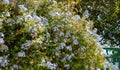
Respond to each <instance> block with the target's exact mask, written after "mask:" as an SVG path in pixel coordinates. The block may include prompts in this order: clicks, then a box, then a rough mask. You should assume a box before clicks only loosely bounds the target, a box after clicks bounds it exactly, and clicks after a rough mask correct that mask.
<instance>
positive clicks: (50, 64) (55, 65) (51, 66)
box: [46, 62, 57, 69]
mask: <svg viewBox="0 0 120 70" xmlns="http://www.w3.org/2000/svg"><path fill="white" fill-rule="evenodd" d="M46 65H47V67H48V68H50V69H56V67H57V64H54V63H51V62H47V64H46Z"/></svg>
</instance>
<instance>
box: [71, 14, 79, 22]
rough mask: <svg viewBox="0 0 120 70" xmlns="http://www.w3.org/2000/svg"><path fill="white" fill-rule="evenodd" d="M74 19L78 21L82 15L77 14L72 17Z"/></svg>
mask: <svg viewBox="0 0 120 70" xmlns="http://www.w3.org/2000/svg"><path fill="white" fill-rule="evenodd" d="M72 19H73V20H74V21H78V20H79V19H80V16H79V15H75V16H73V17H72Z"/></svg>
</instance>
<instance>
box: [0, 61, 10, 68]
mask: <svg viewBox="0 0 120 70" xmlns="http://www.w3.org/2000/svg"><path fill="white" fill-rule="evenodd" d="M8 62H9V60H3V61H2V62H1V63H0V65H1V66H2V67H5V66H7V65H8Z"/></svg>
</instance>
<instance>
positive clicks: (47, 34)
mask: <svg viewBox="0 0 120 70" xmlns="http://www.w3.org/2000/svg"><path fill="white" fill-rule="evenodd" d="M3 1H4V2H3V3H2V4H3V5H2V6H3V7H2V9H1V10H2V11H1V12H0V16H1V17H0V68H1V69H5V70H9V69H11V70H12V69H13V70H14V69H21V70H27V69H28V70H29V69H30V70H33V69H36V70H44V69H57V70H61V69H72V70H74V69H97V68H100V67H101V66H102V61H103V57H102V56H101V49H100V46H99V45H98V44H97V42H96V40H95V33H94V32H92V31H91V30H90V29H91V27H92V24H91V23H89V22H88V21H86V20H85V19H84V17H83V18H81V17H80V16H78V15H75V14H74V12H72V7H73V5H74V2H72V1H71V3H68V2H57V1H54V0H53V1H50V0H34V1H33V0H28V1H29V2H28V1H24V0H21V1H20V2H19V1H18V3H17V4H18V5H16V8H15V7H13V6H12V5H11V4H9V3H7V2H6V1H7V0H3ZM31 3H32V4H31ZM12 4H13V3H12ZM19 4H20V5H19ZM12 9H14V10H16V11H13V10H12ZM16 12H17V14H15V13H16Z"/></svg>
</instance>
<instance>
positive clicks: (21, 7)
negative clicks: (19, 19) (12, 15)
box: [18, 5, 28, 11]
mask: <svg viewBox="0 0 120 70" xmlns="http://www.w3.org/2000/svg"><path fill="white" fill-rule="evenodd" d="M18 7H19V8H20V9H21V10H23V11H27V10H28V9H27V8H26V7H25V6H24V5H18Z"/></svg>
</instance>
